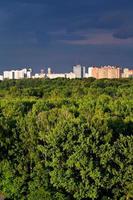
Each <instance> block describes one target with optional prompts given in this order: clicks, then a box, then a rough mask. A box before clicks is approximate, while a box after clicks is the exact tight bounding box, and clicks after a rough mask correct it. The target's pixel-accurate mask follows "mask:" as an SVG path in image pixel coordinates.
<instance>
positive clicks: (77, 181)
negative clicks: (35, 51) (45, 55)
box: [0, 78, 133, 200]
mask: <svg viewBox="0 0 133 200" xmlns="http://www.w3.org/2000/svg"><path fill="white" fill-rule="evenodd" d="M0 194H3V195H5V197H6V199H8V200H91V199H92V200H93V199H96V200H119V199H120V200H131V199H133V79H119V80H115V79H114V80H106V79H105V80H95V79H93V78H90V79H83V80H79V79H75V80H67V79H55V80H43V79H40V80H19V81H15V80H12V81H11V80H10V81H9V80H5V81H3V82H0Z"/></svg>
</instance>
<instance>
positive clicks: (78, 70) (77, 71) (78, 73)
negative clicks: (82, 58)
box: [73, 65, 83, 78]
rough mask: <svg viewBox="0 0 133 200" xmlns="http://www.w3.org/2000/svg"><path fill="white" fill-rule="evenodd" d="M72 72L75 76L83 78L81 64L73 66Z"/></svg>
mask: <svg viewBox="0 0 133 200" xmlns="http://www.w3.org/2000/svg"><path fill="white" fill-rule="evenodd" d="M73 73H74V74H75V78H83V69H82V66H81V65H75V66H73Z"/></svg>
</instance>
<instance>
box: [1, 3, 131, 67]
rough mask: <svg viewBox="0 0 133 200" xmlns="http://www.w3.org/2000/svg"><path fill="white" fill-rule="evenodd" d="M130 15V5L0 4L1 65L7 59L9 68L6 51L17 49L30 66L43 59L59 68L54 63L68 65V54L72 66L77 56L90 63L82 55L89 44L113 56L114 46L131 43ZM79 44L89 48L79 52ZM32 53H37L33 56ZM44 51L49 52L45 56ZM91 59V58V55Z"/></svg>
mask: <svg viewBox="0 0 133 200" xmlns="http://www.w3.org/2000/svg"><path fill="white" fill-rule="evenodd" d="M132 10H133V0H116V1H115V0H67V1H66V0H3V1H0V46H1V52H2V50H3V53H2V54H1V55H0V60H1V62H2V63H3V64H6V63H7V60H5V56H6V55H7V57H8V58H9V61H8V63H10V62H12V63H14V60H15V58H13V56H10V55H12V54H11V52H10V51H13V52H16V51H17V49H21V51H20V54H22V55H23V56H22V57H23V58H24V59H25V60H27V62H28V60H29V59H28V58H30V60H33V61H34V62H32V63H37V61H39V62H38V63H40V62H42V63H43V62H45V60H46V56H45V55H47V63H48V62H52V64H53V63H55V65H56V64H59V65H61V63H60V62H59V58H60V60H61V61H62V64H63V63H65V62H67V63H69V56H70V57H71V56H72V55H73V57H72V58H73V59H72V58H70V60H71V63H72V60H73V61H74V62H75V60H77V61H78V58H77V55H80V56H81V57H83V58H84V60H89V58H88V56H87V53H86V52H85V51H86V50H87V51H89V50H90V51H91V49H92V46H93V45H94V48H95V51H96V52H97V53H98V52H99V51H100V48H99V45H103V48H104V49H106V48H111V49H112V51H113V50H114V48H113V47H114V45H117V47H119V46H122V45H124V46H125V45H129V44H130V43H131V44H132V38H133V24H132V18H133V12H132ZM75 45H76V46H75ZM81 45H82V46H85V45H90V47H88V49H85V48H86V47H85V48H83V47H82V52H80V49H81ZM110 45H112V46H113V47H112V46H110ZM26 49H29V54H27V53H26V52H27V51H26ZM35 49H37V52H38V53H36V54H35V53H34V52H36V50H35ZM56 49H58V51H57V50H56ZM111 49H110V52H111ZM130 49H131V48H130ZM46 51H47V52H49V53H47V54H46V53H45V52H46ZM123 51H124V48H123ZM22 52H23V53H22ZM43 52H44V54H43ZM63 52H64V54H63ZM78 52H80V53H78ZM128 53H129V52H128ZM9 54H10V55H9ZM93 54H95V53H94V51H93ZM2 55H3V56H2ZM32 55H34V58H32V57H33V56H32ZM51 55H52V57H51ZM60 55H61V57H60ZM99 55H100V56H101V54H99ZM126 55H127V52H126V53H125V56H126ZM128 55H129V54H128ZM28 56H29V57H28ZM85 56H86V57H85ZM93 56H94V57H95V55H91V57H93ZM113 56H114V54H113ZM20 57H21V56H20ZM44 58H45V59H44ZM35 59H36V62H35ZM52 59H53V60H52ZM115 59H116V57H114V60H115ZM12 60H13V61H12ZM111 60H113V57H111ZM128 60H130V59H129V57H128ZM16 63H21V64H23V62H22V59H20V58H19V56H18V57H17V58H16Z"/></svg>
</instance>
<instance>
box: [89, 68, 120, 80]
mask: <svg viewBox="0 0 133 200" xmlns="http://www.w3.org/2000/svg"><path fill="white" fill-rule="evenodd" d="M88 74H89V77H94V78H96V79H103V78H108V79H113V78H120V77H121V69H120V68H119V67H115V66H110V65H108V66H102V67H90V68H88Z"/></svg>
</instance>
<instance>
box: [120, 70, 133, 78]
mask: <svg viewBox="0 0 133 200" xmlns="http://www.w3.org/2000/svg"><path fill="white" fill-rule="evenodd" d="M122 77H123V78H129V77H133V70H131V69H128V68H124V69H123V73H122Z"/></svg>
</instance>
